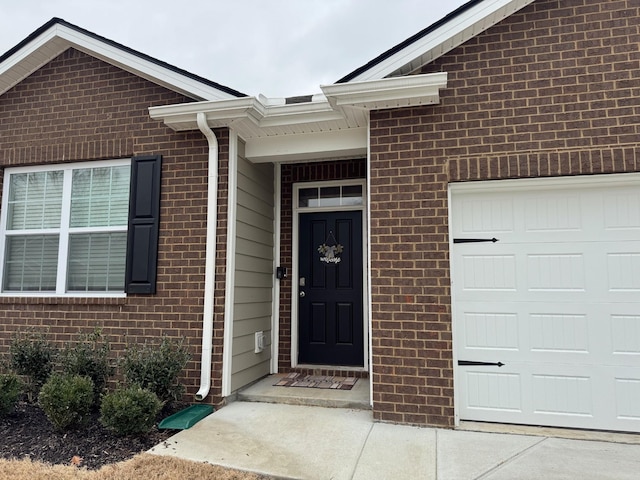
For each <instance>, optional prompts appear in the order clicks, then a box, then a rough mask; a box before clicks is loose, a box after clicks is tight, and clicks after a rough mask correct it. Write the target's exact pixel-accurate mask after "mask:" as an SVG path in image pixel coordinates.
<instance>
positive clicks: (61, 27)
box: [0, 18, 245, 100]
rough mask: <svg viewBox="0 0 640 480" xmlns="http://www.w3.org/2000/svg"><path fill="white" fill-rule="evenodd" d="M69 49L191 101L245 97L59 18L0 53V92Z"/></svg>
mask: <svg viewBox="0 0 640 480" xmlns="http://www.w3.org/2000/svg"><path fill="white" fill-rule="evenodd" d="M69 48H75V49H77V50H79V51H82V52H84V53H86V54H88V55H91V56H93V57H96V58H99V59H101V60H103V61H105V62H107V63H109V64H112V65H114V66H117V67H119V68H122V69H123V70H126V71H128V72H130V73H133V74H135V75H138V76H140V77H142V78H145V79H147V80H149V81H151V82H154V83H156V84H159V85H162V86H164V87H166V88H168V89H170V90H173V91H176V92H178V93H182V94H184V95H185V96H187V97H189V98H193V99H194V100H222V99H228V98H238V97H243V96H245V95H244V94H243V93H241V92H238V91H236V90H233V89H231V88H228V87H225V86H223V85H220V84H217V83H215V82H212V81H210V80H207V79H204V78H202V77H199V76H197V75H194V74H191V73H189V72H187V71H185V70H182V69H180V68H177V67H174V66H172V65H169V64H167V63H165V62H162V61H160V60H157V59H155V58H153V57H150V56H148V55H145V54H143V53H140V52H137V51H135V50H133V49H130V48H128V47H125V46H123V45H120V44H118V43H116V42H113V41H111V40H108V39H106V38H104V37H101V36H99V35H96V34H94V33H92V32H89V31H87V30H84V29H82V28H80V27H77V26H75V25H72V24H70V23H68V22H65V21H64V20H61V19H59V18H54V19H52V20H50V21H49V22H47V23H46V24H44V25H43V26H42V27H40V28H39V29H38V30H36V31H35V32H33V33H32V34H31V35H29V36H28V37H27V38H26V39H25V40H23V41H22V42H20V43H19V44H18V45H16V46H15V47H13V48H12V49H10V50H9V51H7V52H6V53H5V54H3V55H2V56H0V94H2V93H4V92H6V91H7V90H9V89H10V88H12V87H13V86H15V85H17V84H18V83H19V82H20V81H22V80H23V79H24V78H26V77H27V76H29V75H30V74H32V73H33V72H35V71H36V70H38V69H39V68H41V67H42V66H43V65H45V64H46V63H47V62H49V61H51V60H52V59H53V58H55V57H56V56H58V55H60V54H61V53H62V52H64V51H65V50H67V49H69Z"/></svg>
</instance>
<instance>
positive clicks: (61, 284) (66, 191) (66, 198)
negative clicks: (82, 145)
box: [0, 158, 131, 298]
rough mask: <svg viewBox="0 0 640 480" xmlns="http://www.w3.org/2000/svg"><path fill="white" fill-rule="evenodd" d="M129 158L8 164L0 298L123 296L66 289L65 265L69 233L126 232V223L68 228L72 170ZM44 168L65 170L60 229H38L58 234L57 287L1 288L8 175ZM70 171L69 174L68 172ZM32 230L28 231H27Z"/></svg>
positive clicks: (0, 229)
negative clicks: (11, 165)
mask: <svg viewBox="0 0 640 480" xmlns="http://www.w3.org/2000/svg"><path fill="white" fill-rule="evenodd" d="M130 165H131V159H130V158H125V159H117V160H100V161H91V162H79V163H62V164H51V165H39V166H30V167H10V168H6V169H5V171H4V178H3V192H2V212H1V215H0V290H2V291H0V297H110V298H111V297H115V298H117V297H125V296H126V294H125V292H124V290H123V291H121V292H114V291H111V292H96V291H91V292H81V291H69V292H67V290H66V283H67V266H68V253H69V236H70V233H102V232H125V233H126V232H127V228H128V226H127V225H125V226H124V227H122V226H115V227H85V228H77V227H74V228H70V226H69V219H70V216H71V180H72V177H73V175H72V172H73V170H82V169H90V168H104V167H118V166H130ZM47 171H64V172H65V173H64V181H63V189H62V211H61V214H60V227H59V228H47V229H39V230H38V234H44V235H46V234H56V235H59V244H58V270H57V277H56V290H55V292H53V291H39V292H17V291H6V292H5V291H4V290H3V289H4V266H5V248H6V239H7V236H11V233H10V234H7V212H8V210H9V209H8V204H9V186H10V181H11V180H10V177H11V175H15V174H21V173H39V172H47ZM67 172H71V173H69V174H68V173H67ZM22 232H24V231H13V232H12V233H13V234H14V235H20V234H21V233H22ZM30 233H31V231H30Z"/></svg>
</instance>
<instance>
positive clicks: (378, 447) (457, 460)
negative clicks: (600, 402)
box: [150, 402, 640, 480]
mask: <svg viewBox="0 0 640 480" xmlns="http://www.w3.org/2000/svg"><path fill="white" fill-rule="evenodd" d="M637 437H638V436H635V435H631V436H629V438H630V439H631V440H634V441H635V440H637ZM622 438H624V436H622ZM150 453H153V454H157V455H173V456H177V457H181V458H186V459H190V460H195V461H201V462H209V463H212V464H216V465H222V466H227V467H233V468H237V469H241V470H248V471H253V472H258V473H262V474H266V475H270V476H273V477H276V478H287V479H304V480H307V479H308V480H313V479H318V480H328V479H335V480H342V479H344V480H352V479H353V480H365V479H366V480H373V479H412V480H413V479H425V480H429V479H439V480H448V479H451V480H464V479H486V480H498V479H504V480H507V479H509V480H513V479H542V478H544V479H580V480H587V479H594V480H595V479H598V480H602V479H616V480H623V479H634V480H635V479H638V478H640V445H638V444H625V443H614V442H602V441H589V440H571V439H561V438H551V437H545V436H531V435H514V434H500V433H483V432H470V431H460V430H443V429H433V428H418V427H408V426H400V425H390V424H384V423H376V422H374V421H373V420H372V416H371V412H370V411H366V410H352V409H341V408H325V407H312V406H299V405H283V404H269V403H253V402H234V403H231V404H230V405H228V406H226V407H224V408H222V409H220V410H219V411H217V412H215V413H213V414H212V415H210V416H208V417H207V418H205V419H204V420H202V421H200V422H199V423H197V424H196V425H195V426H193V427H192V428H191V429H189V430H183V431H181V432H179V433H178V434H176V435H174V436H173V437H171V438H169V439H168V440H167V441H166V442H164V443H163V444H161V445H157V446H156V447H154V448H153V449H152V450H151V451H150Z"/></svg>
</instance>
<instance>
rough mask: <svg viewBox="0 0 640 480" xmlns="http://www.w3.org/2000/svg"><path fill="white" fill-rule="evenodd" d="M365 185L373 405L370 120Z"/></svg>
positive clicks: (367, 300) (370, 394)
mask: <svg viewBox="0 0 640 480" xmlns="http://www.w3.org/2000/svg"><path fill="white" fill-rule="evenodd" d="M366 182H367V184H366V186H367V196H366V212H367V224H366V227H367V263H366V267H365V269H366V272H367V290H366V292H367V297H366V302H365V305H366V306H367V331H368V332H369V333H368V335H369V342H368V344H369V405H370V406H371V407H373V374H374V364H373V313H372V310H373V309H372V304H371V297H372V291H371V285H372V279H371V248H370V245H371V122H368V125H367V177H366Z"/></svg>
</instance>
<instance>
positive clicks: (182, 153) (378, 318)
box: [0, 0, 640, 432]
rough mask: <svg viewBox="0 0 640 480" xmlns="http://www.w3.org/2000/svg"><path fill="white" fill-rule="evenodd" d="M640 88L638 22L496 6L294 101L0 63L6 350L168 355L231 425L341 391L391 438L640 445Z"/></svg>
mask: <svg viewBox="0 0 640 480" xmlns="http://www.w3.org/2000/svg"><path fill="white" fill-rule="evenodd" d="M639 79H640V5H637V3H636V2H634V1H633V0H619V1H611V0H607V1H604V0H602V1H596V0H472V1H470V2H468V3H466V4H465V5H463V6H462V7H460V8H459V9H457V10H456V11H454V12H452V13H451V14H450V15H448V16H447V17H445V18H444V19H442V20H441V21H439V22H437V23H435V24H433V25H431V26H429V27H427V28H426V29H425V30H423V31H421V32H419V33H418V34H416V35H414V36H413V37H411V38H409V39H408V40H406V41H405V42H403V43H401V44H399V45H397V46H395V47H393V48H392V49H391V50H389V51H387V52H385V53H383V54H382V55H381V56H379V57H378V58H376V59H374V60H372V61H371V62H369V63H368V64H366V65H364V66H362V67H360V68H358V69H357V70H355V71H354V72H352V73H351V74H349V75H347V76H346V77H344V78H343V79H341V80H339V81H337V82H336V83H335V84H332V85H327V86H323V87H321V89H322V94H318V95H314V96H310V97H304V98H300V97H298V98H295V99H288V100H276V99H267V98H264V97H262V96H258V97H251V96H246V95H244V94H242V93H240V92H237V91H235V90H233V89H231V88H228V87H225V86H222V85H219V84H216V83H214V82H210V81H208V80H205V79H202V78H199V77H197V76H194V75H192V74H190V73H188V72H185V71H182V70H180V69H177V68H175V67H172V66H170V65H167V64H165V63H163V62H160V61H158V60H156V59H153V58H149V57H147V56H145V55H142V54H140V53H138V52H135V51H132V50H130V49H128V48H127V47H124V46H122V45H119V44H116V43H114V42H111V41H109V40H108V39H105V38H102V37H99V36H97V35H95V34H93V33H91V32H87V31H86V30H83V29H81V28H79V27H76V26H74V25H71V24H69V23H67V22H65V21H63V20H59V19H53V20H52V21H50V22H49V23H47V24H46V25H44V26H43V27H41V28H40V29H39V30H38V31H36V32H34V33H33V34H32V35H31V36H29V37H28V38H26V39H25V40H24V41H23V42H21V43H20V44H18V45H17V46H16V47H14V48H13V49H11V50H10V51H9V52H7V53H6V54H4V55H3V56H1V57H0V165H1V166H2V168H3V176H2V177H3V188H2V190H3V191H2V194H3V195H2V198H3V200H2V202H3V203H2V215H1V217H0V222H1V223H0V234H1V238H0V243H2V245H0V252H2V261H1V262H0V269H2V271H1V275H0V277H1V278H2V284H1V286H2V292H1V293H0V309H1V310H2V319H3V320H2V321H1V322H0V331H1V332H2V336H1V337H0V351H2V350H4V351H6V350H7V348H8V339H9V337H10V335H11V333H12V332H14V331H16V330H19V329H23V328H25V327H27V326H33V327H38V328H42V329H45V328H46V329H47V331H48V332H49V335H51V336H52V338H54V339H55V340H56V341H61V342H63V341H65V340H68V339H69V338H70V337H71V336H72V335H73V334H75V333H76V332H77V331H78V330H79V329H84V330H90V329H92V328H94V327H96V326H100V327H102V328H104V330H105V331H106V333H107V334H109V335H110V336H111V337H112V339H113V342H114V347H115V349H116V350H119V349H123V348H124V347H125V345H126V342H127V341H133V342H142V341H144V340H145V339H146V338H149V337H157V336H160V335H162V334H166V335H169V336H174V337H185V338H186V339H187V343H188V345H189V346H190V348H191V349H192V351H193V353H194V360H193V361H192V362H191V363H190V365H189V367H188V370H187V371H186V372H185V378H184V380H185V382H186V384H187V385H188V387H189V394H190V395H195V396H196V397H197V398H198V399H200V400H204V401H207V402H210V403H213V404H216V405H220V404H223V403H224V401H225V399H226V398H228V397H231V396H232V395H233V394H234V392H236V391H238V390H239V389H241V388H242V387H244V386H246V385H248V384H250V383H252V382H254V381H256V380H257V379H260V378H262V377H264V376H266V375H269V374H271V373H277V372H287V371H301V372H307V371H313V372H317V371H322V372H325V373H333V372H338V373H340V374H344V373H349V374H353V375H357V376H369V377H370V379H371V401H372V408H373V415H374V417H375V418H376V419H378V420H381V421H389V422H398V423H407V424H417V425H435V426H444V427H454V426H455V425H457V424H458V422H459V421H460V420H478V421H490V422H506V423H520V424H535V425H551V426H564V427H577V428H593V429H605V430H620V431H632V432H638V431H640V401H638V400H640V313H639V312H640V303H639V302H640V300H639V299H640V295H639V293H640V277H639V276H638V273H637V272H638V271H640V160H638V158H639V155H638V154H639V153H640V152H639V150H640V147H639V139H640V95H639V94H640V87H639V86H638V80H639ZM107 200H108V201H107ZM127 212H128V214H127ZM96 252H97V253H96Z"/></svg>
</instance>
